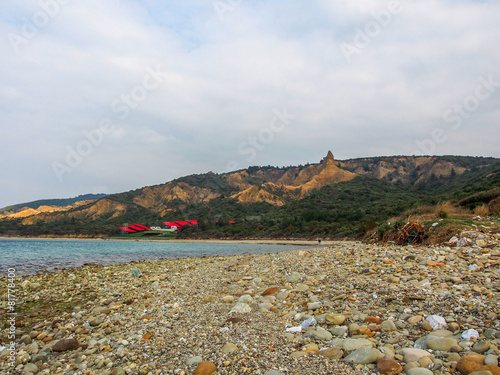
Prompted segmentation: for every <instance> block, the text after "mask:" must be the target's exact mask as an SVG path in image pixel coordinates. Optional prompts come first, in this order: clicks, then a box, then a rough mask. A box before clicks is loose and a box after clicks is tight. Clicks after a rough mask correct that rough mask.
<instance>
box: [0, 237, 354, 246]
mask: <svg viewBox="0 0 500 375" xmlns="http://www.w3.org/2000/svg"><path fill="white" fill-rule="evenodd" d="M0 240H26V241H40V240H47V241H117V242H120V241H123V242H172V243H221V244H222V243H234V244H257V245H295V246H315V247H323V246H334V245H337V244H342V243H356V242H361V241H359V240H354V239H353V240H322V241H321V244H319V243H318V241H317V240H307V239H246V240H232V239H202V240H197V239H147V238H135V237H134V238H130V239H128V238H110V237H100V238H94V237H89V238H72V237H3V236H0Z"/></svg>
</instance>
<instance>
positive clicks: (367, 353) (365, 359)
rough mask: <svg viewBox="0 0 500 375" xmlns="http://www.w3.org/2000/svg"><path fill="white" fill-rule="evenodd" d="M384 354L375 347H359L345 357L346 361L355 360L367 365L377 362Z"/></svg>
mask: <svg viewBox="0 0 500 375" xmlns="http://www.w3.org/2000/svg"><path fill="white" fill-rule="evenodd" d="M381 356H382V353H380V352H379V351H378V350H377V349H374V348H359V349H356V350H355V351H353V352H352V353H351V354H349V355H348V356H347V357H345V361H346V362H353V363H355V364H357V365H367V364H370V363H375V362H376V361H377V359H379V358H380V357H381Z"/></svg>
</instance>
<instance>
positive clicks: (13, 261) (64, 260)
mask: <svg viewBox="0 0 500 375" xmlns="http://www.w3.org/2000/svg"><path fill="white" fill-rule="evenodd" d="M299 248H302V247H300V246H292V245H259V244H234V243H222V244H219V243H185V242H183V243H180V242H170V241H169V242H142V241H102V240H100V241H82V240H17V239H0V274H5V273H6V272H7V270H8V269H9V268H14V269H15V270H16V273H17V274H25V275H26V274H34V273H37V272H40V271H56V270H57V269H60V268H68V267H78V266H82V265H83V264H85V263H97V264H105V265H109V264H118V263H127V262H131V261H136V260H152V259H173V258H187V257H202V256H216V255H239V254H261V253H275V252H279V251H286V250H294V249H299Z"/></svg>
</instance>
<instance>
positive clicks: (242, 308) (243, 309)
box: [230, 302, 252, 314]
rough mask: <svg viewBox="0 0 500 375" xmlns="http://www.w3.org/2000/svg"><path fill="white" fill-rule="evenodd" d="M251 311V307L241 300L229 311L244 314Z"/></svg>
mask: <svg viewBox="0 0 500 375" xmlns="http://www.w3.org/2000/svg"><path fill="white" fill-rule="evenodd" d="M250 311H252V308H251V307H250V306H249V305H248V304H246V303H243V302H238V303H237V304H236V305H235V306H234V307H233V308H232V309H231V311H230V313H231V314H232V313H240V314H246V313H249V312H250Z"/></svg>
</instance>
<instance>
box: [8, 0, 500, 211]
mask: <svg viewBox="0 0 500 375" xmlns="http://www.w3.org/2000/svg"><path fill="white" fill-rule="evenodd" d="M499 19H500V2H499V1H498V0H483V1H481V0H476V1H473V0H448V1H443V0H419V1H401V2H399V1H397V0H389V1H385V0H337V1H333V0H309V1H297V0H286V1H285V0H266V1H260V0H259V1H251V0H215V1H212V0H207V1H200V0H196V1H195V0H183V1H170V0H168V1H167V0H142V1H141V0H136V1H133V0H120V1H118V0H107V1H98V0H64V1H63V0H41V1H32V0H23V1H18V0H5V1H3V2H2V10H1V13H0V35H1V40H0V53H1V59H0V127H1V138H0V207H3V206H7V205H10V204H15V203H21V202H26V201H31V200H36V199H41V198H63V197H71V196H76V195H79V194H84V193H90V192H93V193H99V192H104V193H114V192H121V191H126V190H131V189H135V188H140V187H143V186H147V185H154V184H159V183H164V182H167V181H170V180H172V179H174V178H177V177H181V176H185V175H189V174H193V173H205V172H208V171H213V172H217V173H220V172H225V171H229V170H235V169H240V168H244V167H248V166H249V165H274V166H288V165H297V164H306V163H308V162H311V163H314V162H319V160H320V159H321V158H322V157H324V156H325V155H326V153H327V151H328V150H332V152H333V153H334V155H335V157H336V158H337V159H348V158H357V157H365V156H382V155H413V154H435V155H443V154H454V155H475V156H495V157H500V149H499V141H500V136H499V135H500V132H499V119H500V48H499V40H500V22H499Z"/></svg>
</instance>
